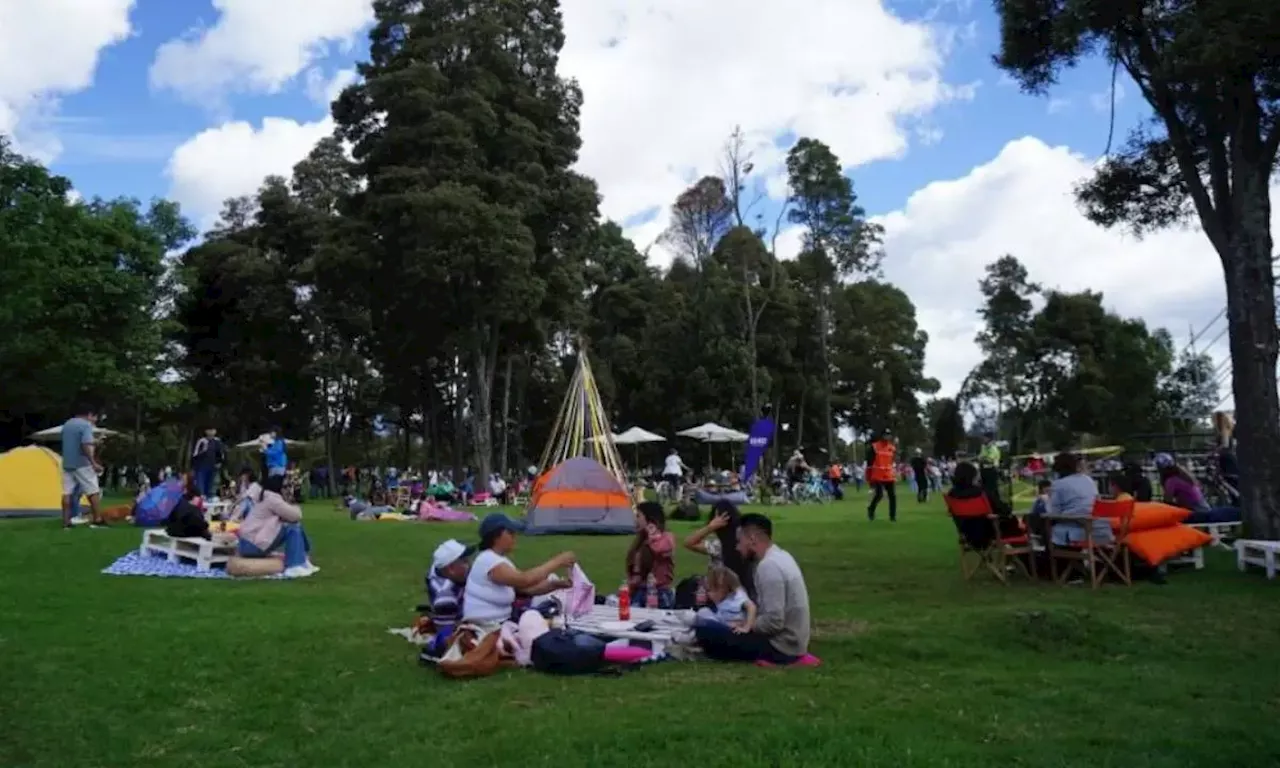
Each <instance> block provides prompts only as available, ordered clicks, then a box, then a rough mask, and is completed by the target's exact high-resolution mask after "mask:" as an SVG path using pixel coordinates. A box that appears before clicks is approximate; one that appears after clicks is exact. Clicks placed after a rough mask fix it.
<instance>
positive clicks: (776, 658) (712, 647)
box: [693, 620, 798, 664]
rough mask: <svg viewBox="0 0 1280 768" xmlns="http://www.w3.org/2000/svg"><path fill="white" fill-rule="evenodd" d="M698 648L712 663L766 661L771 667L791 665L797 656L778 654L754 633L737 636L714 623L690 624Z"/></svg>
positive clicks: (770, 645) (727, 627)
mask: <svg viewBox="0 0 1280 768" xmlns="http://www.w3.org/2000/svg"><path fill="white" fill-rule="evenodd" d="M693 632H694V635H696V636H697V638H698V645H700V646H702V652H703V653H705V654H706V655H707V658H708V659H715V660H716V661H762V660H763V661H768V662H772V663H774V664H793V663H795V661H796V659H797V658H798V657H796V656H788V655H787V654H785V653H779V652H778V651H777V650H776V649H775V648H774V647H773V645H772V644H770V643H769V638H767V637H765V636H764V635H761V634H758V633H756V632H745V633H742V634H739V633H737V632H734V631H733V627H730V626H729V625H728V624H720V623H717V622H714V621H705V620H703V621H698V622H697V623H695V624H694V625H693Z"/></svg>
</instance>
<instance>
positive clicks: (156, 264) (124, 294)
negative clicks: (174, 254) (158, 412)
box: [0, 136, 194, 443]
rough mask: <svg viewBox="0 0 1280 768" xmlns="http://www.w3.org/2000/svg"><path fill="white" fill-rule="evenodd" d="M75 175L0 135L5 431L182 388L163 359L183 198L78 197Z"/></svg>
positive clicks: (5, 435)
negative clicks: (167, 270)
mask: <svg viewBox="0 0 1280 768" xmlns="http://www.w3.org/2000/svg"><path fill="white" fill-rule="evenodd" d="M70 193H71V182H70V181H69V180H68V179H66V178H64V177H61V176H57V175H54V174H51V173H50V172H49V171H48V170H47V169H46V168H44V167H43V166H41V165H40V164H39V163H36V162H34V161H32V160H29V159H27V158H25V157H22V156H20V155H18V154H17V153H15V152H13V151H12V150H11V149H10V147H9V144H8V143H7V141H6V140H5V138H4V137H3V136H0V327H3V328H4V331H5V332H4V334H3V336H2V337H0V392H3V393H4V409H3V414H2V415H0V442H4V443H13V442H16V441H17V440H19V439H21V438H22V437H25V434H26V431H28V428H29V427H31V426H46V422H48V421H53V420H60V419H64V418H66V415H67V412H68V410H69V409H71V408H72V407H73V406H74V405H75V403H76V401H77V400H78V399H80V398H85V397H88V398H92V399H95V400H99V401H101V405H102V406H103V407H107V408H111V407H113V406H114V407H115V412H116V413H121V412H124V411H125V410H126V407H127V410H133V409H134V407H136V404H137V403H139V402H151V403H154V402H156V401H157V400H159V399H160V398H162V397H168V396H169V395H171V394H177V391H176V390H174V389H172V388H170V387H166V386H163V385H162V384H161V383H160V381H159V379H158V376H159V373H160V372H161V371H162V370H163V369H164V368H165V367H166V365H167V363H166V361H165V358H164V354H165V328H164V323H165V321H166V317H165V312H166V309H167V307H166V305H167V303H168V301H169V296H168V292H167V285H166V283H165V281H164V257H165V254H166V252H168V251H169V250H172V249H176V248H179V247H181V246H182V245H183V244H184V243H185V242H186V241H187V240H189V239H190V238H191V237H192V236H193V234H194V233H193V232H192V230H191V228H190V225H188V224H187V222H186V221H184V220H183V219H182V217H181V215H180V212H179V210H178V208H177V206H176V205H174V204H172V203H168V202H164V201H155V202H153V203H152V204H151V205H150V206H149V207H147V208H143V207H142V206H141V205H139V204H138V203H137V202H136V201H132V200H96V199H95V200H91V201H87V202H72V201H71V199H70Z"/></svg>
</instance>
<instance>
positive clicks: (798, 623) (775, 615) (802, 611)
mask: <svg viewBox="0 0 1280 768" xmlns="http://www.w3.org/2000/svg"><path fill="white" fill-rule="evenodd" d="M737 550H738V552H739V553H741V554H742V555H743V557H745V558H748V559H750V560H753V561H754V562H755V564H756V566H755V585H756V595H757V602H758V605H759V612H758V614H757V616H756V621H755V626H753V627H752V628H751V630H750V631H749V632H743V633H739V632H736V631H735V630H734V628H733V627H731V626H729V625H727V624H720V623H718V622H705V623H698V624H696V625H695V626H694V635H695V637H696V638H697V641H698V645H700V646H702V651H703V653H705V654H706V655H707V658H709V659H716V660H719V661H755V662H766V663H770V664H793V663H795V662H797V661H800V660H801V659H802V658H805V657H807V656H808V653H809V634H810V620H809V590H808V588H807V587H806V586H805V583H804V574H803V573H801V571H800V566H799V565H797V564H796V561H795V558H793V557H792V556H791V555H790V554H789V553H788V552H786V551H785V550H784V549H782V548H781V547H779V546H777V545H776V544H774V543H773V523H772V522H771V521H770V520H769V518H767V517H765V516H764V515H760V514H754V513H753V514H749V515H743V516H742V524H741V526H740V527H739V529H738V545H737Z"/></svg>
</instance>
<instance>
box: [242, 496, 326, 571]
mask: <svg viewBox="0 0 1280 768" xmlns="http://www.w3.org/2000/svg"><path fill="white" fill-rule="evenodd" d="M283 494H284V475H271V476H270V477H268V478H266V479H265V480H263V481H262V487H261V489H260V490H259V491H258V495H257V498H255V499H253V507H252V508H250V510H249V514H248V515H246V516H245V518H244V522H243V523H242V524H241V525H240V544H239V551H240V555H241V556H242V557H266V556H267V555H269V554H271V553H272V552H276V551H278V550H281V549H283V550H284V575H285V577H286V578H290V579H294V578H301V577H303V576H310V575H311V574H313V573H315V572H316V571H318V570H320V569H319V568H317V567H316V566H315V564H313V563H312V562H311V557H310V554H311V542H310V541H308V540H307V534H306V532H305V531H303V530H302V510H301V509H299V508H298V507H296V506H294V505H293V504H290V503H289V502H287V501H285V500H284V495H283Z"/></svg>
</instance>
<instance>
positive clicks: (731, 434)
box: [676, 421, 748, 467]
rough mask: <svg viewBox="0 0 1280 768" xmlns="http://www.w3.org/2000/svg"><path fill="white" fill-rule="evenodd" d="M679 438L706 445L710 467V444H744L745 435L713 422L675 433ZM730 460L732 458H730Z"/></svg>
mask: <svg viewBox="0 0 1280 768" xmlns="http://www.w3.org/2000/svg"><path fill="white" fill-rule="evenodd" d="M676 434H677V435H679V436H681V437H691V438H693V439H694V440H701V441H702V442H704V443H706V444H707V465H708V467H709V466H710V465H711V444H712V443H745V442H746V441H747V437H748V436H747V434H746V433H745V432H739V431H738V430H736V429H730V428H728V427H722V426H720V425H719V424H716V423H715V422H713V421H708V422H707V423H706V424H699V425H698V426H696V427H690V428H689V429H686V430H684V431H681V432H677V433H676ZM730 458H731V459H732V457H730Z"/></svg>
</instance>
